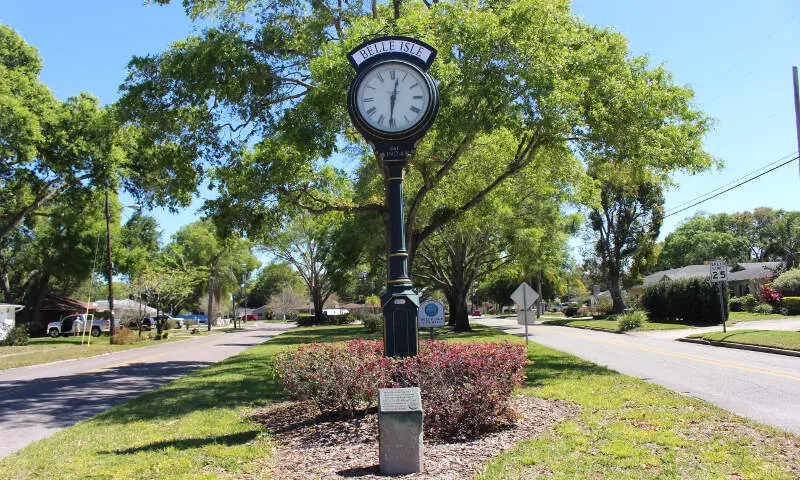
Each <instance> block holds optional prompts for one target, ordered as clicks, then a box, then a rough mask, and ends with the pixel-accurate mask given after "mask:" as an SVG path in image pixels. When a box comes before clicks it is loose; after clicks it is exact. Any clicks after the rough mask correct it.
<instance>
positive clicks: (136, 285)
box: [130, 265, 210, 335]
mask: <svg viewBox="0 0 800 480" xmlns="http://www.w3.org/2000/svg"><path fill="white" fill-rule="evenodd" d="M205 274H206V272H205V269H204V268H202V267H196V266H193V265H181V266H179V267H165V266H152V265H148V266H147V267H146V268H145V269H144V271H142V272H141V273H140V274H139V275H138V276H136V277H135V278H134V279H133V280H132V281H131V284H130V288H131V291H132V292H133V294H134V295H135V296H136V298H138V299H139V301H140V302H141V303H144V304H147V305H150V306H154V307H155V308H156V317H157V318H160V314H161V313H162V312H166V311H169V312H170V313H171V312H173V311H174V309H175V308H176V307H177V306H178V305H180V303H181V302H182V301H184V300H185V299H186V298H188V297H189V296H190V295H191V294H192V291H193V290H194V288H195V286H196V285H198V284H200V283H202V281H203V277H204V276H205ZM139 320H140V321H141V319H139ZM165 321H166V320H164V319H161V320H159V321H158V322H157V324H156V329H157V332H158V334H159V335H161V331H162V330H164V327H165V324H164V322H165ZM209 323H210V321H209ZM139 325H140V326H141V324H139Z"/></svg>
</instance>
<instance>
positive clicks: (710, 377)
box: [472, 318, 800, 434]
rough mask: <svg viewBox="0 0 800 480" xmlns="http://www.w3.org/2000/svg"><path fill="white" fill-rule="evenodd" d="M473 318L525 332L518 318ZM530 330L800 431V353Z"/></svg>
mask: <svg viewBox="0 0 800 480" xmlns="http://www.w3.org/2000/svg"><path fill="white" fill-rule="evenodd" d="M472 321H474V322H478V323H482V324H484V325H490V326H494V327H498V328H502V329H503V330H506V331H508V332H509V333H514V334H516V335H524V333H523V332H524V327H522V326H519V325H517V322H516V319H492V318H486V319H481V318H475V319H472ZM789 321H790V322H791V320H789ZM787 325H788V324H787ZM779 326H783V325H779ZM718 329H719V330H721V327H719V328H718ZM528 333H529V338H530V341H532V342H536V343H539V344H541V345H545V346H548V347H551V348H555V349H556V350H561V351H563V352H567V353H570V354H572V355H575V356H578V357H580V358H583V359H586V360H589V361H591V362H594V363H597V364H599V365H603V366H607V367H608V368H611V369H612V370H615V371H617V372H620V373H624V374H626V375H630V376H633V377H637V378H641V379H643V380H646V381H648V382H651V383H656V384H658V385H662V386H664V387H667V388H669V389H671V390H674V391H676V392H678V393H681V394H684V395H691V396H693V397H696V398H699V399H702V400H705V401H707V402H709V403H712V404H714V405H717V406H719V407H721V408H724V409H725V410H729V411H731V412H733V413H736V414H738V415H741V416H743V417H748V418H751V419H754V420H757V421H759V422H762V423H766V424H768V425H773V426H776V427H779V428H782V429H784V430H788V431H790V432H794V433H797V434H800V413H798V412H800V358H798V357H787V356H784V355H775V354H770V353H761V352H751V351H747V350H736V349H732V348H721V347H712V346H707V345H696V344H691V343H682V342H677V341H675V340H673V339H672V337H674V336H675V334H674V332H673V333H668V334H666V335H662V334H658V333H655V332H654V334H653V335H647V334H645V333H642V334H625V335H619V334H615V333H606V332H597V331H591V330H581V329H577V328H570V327H560V326H555V325H542V324H537V325H532V326H531V325H529V326H528ZM534 368H535V366H534Z"/></svg>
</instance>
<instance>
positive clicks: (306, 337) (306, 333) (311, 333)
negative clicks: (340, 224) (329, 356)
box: [269, 325, 383, 345]
mask: <svg viewBox="0 0 800 480" xmlns="http://www.w3.org/2000/svg"><path fill="white" fill-rule="evenodd" d="M382 335H383V334H382V333H381V332H370V331H369V330H367V329H366V328H364V327H363V326H362V325H348V326H319V327H302V328H296V329H294V330H291V331H289V332H286V333H284V334H283V335H280V336H278V337H276V338H275V339H273V340H270V342H269V343H270V344H271V345H299V344H304V343H312V342H317V343H331V342H342V341H346V340H352V339H354V338H363V339H365V340H374V339H378V338H382Z"/></svg>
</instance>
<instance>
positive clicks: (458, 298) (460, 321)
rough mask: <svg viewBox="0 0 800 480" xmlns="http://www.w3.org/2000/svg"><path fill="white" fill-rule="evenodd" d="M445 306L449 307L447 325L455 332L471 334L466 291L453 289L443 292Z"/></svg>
mask: <svg viewBox="0 0 800 480" xmlns="http://www.w3.org/2000/svg"><path fill="white" fill-rule="evenodd" d="M445 297H446V298H447V305H448V306H449V307H450V321H449V323H448V324H449V325H451V326H452V327H453V330H455V331H456V332H471V331H472V327H470V325H469V312H468V311H467V291H466V290H462V289H454V290H449V289H448V291H447V292H445Z"/></svg>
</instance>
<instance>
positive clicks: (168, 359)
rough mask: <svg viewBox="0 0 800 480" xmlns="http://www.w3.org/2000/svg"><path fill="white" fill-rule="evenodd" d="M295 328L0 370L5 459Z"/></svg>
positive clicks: (269, 327)
mask: <svg viewBox="0 0 800 480" xmlns="http://www.w3.org/2000/svg"><path fill="white" fill-rule="evenodd" d="M294 326H295V325H294V324H289V323H280V324H277V323H270V324H260V325H256V326H255V327H251V328H248V329H247V330H244V331H235V332H226V333H220V334H216V335H210V336H202V337H194V338H190V339H189V340H185V341H181V342H172V343H165V344H162V345H157V346H154V347H146V348H137V349H132V350H124V351H121V352H115V353H112V354H106V355H99V356H96V357H91V358H84V359H78V360H67V361H63V362H56V363H50V364H44V365H34V366H30V367H21V368H15V369H11V370H6V371H4V372H0V458H2V457H5V456H6V455H9V454H10V453H13V452H15V451H17V450H19V449H21V448H23V447H24V446H26V445H28V444H30V443H33V442H35V441H37V440H41V439H42V438H46V437H49V436H50V435H52V434H53V433H55V432H57V431H58V430H60V429H62V428H65V427H69V426H70V425H73V424H75V423H77V422H80V421H82V420H85V419H87V418H90V417H92V416H94V415H97V414H98V413H101V412H103V411H105V410H107V409H109V408H110V407H112V406H114V405H116V404H119V403H122V402H124V401H125V400H129V399H131V398H134V397H137V396H139V395H140V394H142V393H144V392H147V391H150V390H153V389H155V388H157V387H159V386H161V385H164V384H166V383H168V382H170V381H172V380H175V379H176V378H180V377H182V376H184V375H186V374H188V373H190V372H192V371H194V370H197V369H199V368H202V367H205V366H208V365H211V364H213V363H216V362H219V361H221V360H224V359H225V358H228V357H230V356H232V355H235V354H237V353H239V352H241V351H243V350H246V349H248V348H250V347H252V346H254V345H258V344H260V343H263V342H265V341H267V340H269V339H270V338H272V337H274V336H275V335H278V334H280V333H283V332H285V331H287V330H289V329H290V328H292V327H294Z"/></svg>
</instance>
